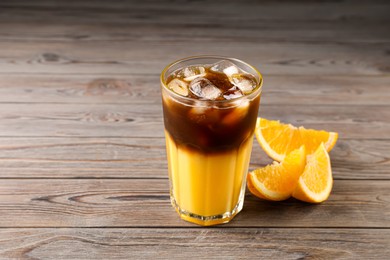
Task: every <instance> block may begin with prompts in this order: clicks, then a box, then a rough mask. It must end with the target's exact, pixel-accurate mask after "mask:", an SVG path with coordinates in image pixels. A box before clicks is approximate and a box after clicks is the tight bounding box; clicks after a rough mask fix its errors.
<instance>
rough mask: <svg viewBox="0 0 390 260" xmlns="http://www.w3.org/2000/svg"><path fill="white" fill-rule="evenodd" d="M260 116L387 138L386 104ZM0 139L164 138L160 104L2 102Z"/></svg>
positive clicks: (282, 110)
mask: <svg viewBox="0 0 390 260" xmlns="http://www.w3.org/2000/svg"><path fill="white" fill-rule="evenodd" d="M259 115H260V116H262V117H265V118H268V119H277V120H281V121H282V122H286V123H292V124H294V125H303V126H305V127H307V128H314V129H325V130H328V131H336V132H338V133H339V134H340V138H342V139H354V138H359V139H372V138H376V139H378V138H380V139H387V138H388V133H389V132H390V109H388V107H387V106H381V105H379V106H363V105H362V106H344V105H339V106H305V105H284V106H281V105H260V111H259ZM0 121H1V122H2V124H0V137H7V136H20V137H27V136H30V137H46V136H58V137H60V136H62V137H65V136H81V137H83V136H84V137H85V136H87V137H163V116H162V106H161V100H156V102H155V103H154V104H148V105H142V104H126V105H121V106H117V105H115V104H105V105H102V104H98V105H92V104H50V106H48V105H47V104H1V105H0Z"/></svg>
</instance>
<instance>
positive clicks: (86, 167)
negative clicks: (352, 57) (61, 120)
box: [0, 137, 390, 180]
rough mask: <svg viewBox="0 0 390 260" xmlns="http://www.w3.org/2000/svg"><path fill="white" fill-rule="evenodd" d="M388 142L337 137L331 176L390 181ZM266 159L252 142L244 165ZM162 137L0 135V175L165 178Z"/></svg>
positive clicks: (269, 160) (262, 163)
mask: <svg viewBox="0 0 390 260" xmlns="http://www.w3.org/2000/svg"><path fill="white" fill-rule="evenodd" d="M389 151H390V141H389V140H344V139H341V140H339V141H338V143H337V145H336V146H335V147H334V149H333V150H332V152H331V160H332V170H333V176H334V178H335V179H337V180H339V179H366V180H371V179H374V180H375V179H377V180H378V179H386V180H390V172H389V170H388V167H389V166H388V165H389V164H388V162H389V160H390V152H389ZM271 162H272V160H271V159H270V158H269V157H268V156H267V155H266V154H265V153H264V152H263V150H262V149H261V148H260V147H259V145H258V144H257V141H254V145H253V152H252V159H251V165H250V169H255V168H258V167H262V166H264V165H266V164H269V163H271ZM167 176H168V175H167V161H166V155H165V140H164V138H153V139H150V138H77V137H75V138H62V137H59V138H23V137H20V138H8V137H7V138H4V137H3V138H0V178H167Z"/></svg>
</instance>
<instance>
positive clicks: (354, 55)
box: [0, 40, 390, 76]
mask: <svg viewBox="0 0 390 260" xmlns="http://www.w3.org/2000/svg"><path fill="white" fill-rule="evenodd" d="M387 48H388V44H377V45H375V47H372V46H371V45H369V44H356V45H354V46H353V47H351V46H348V45H340V44H335V45H326V44H325V45H323V44H314V45H312V44H304V43H288V42H287V43H270V44H259V43H258V42H239V43H238V42H234V41H233V42H231V41H228V42H220V43H215V42H202V43H199V42H195V41H192V42H184V43H183V42H176V41H173V42H169V41H150V42H136V41H131V40H130V41H100V42H53V41H41V42H37V43H35V42H32V43H29V44H26V42H25V41H18V42H14V41H10V42H0V50H1V52H0V54H1V56H2V58H1V59H0V71H1V74H10V73H18V74H20V73H49V74H51V73H56V74H71V75H73V74H95V75H96V74H98V75H100V74H102V73H103V74H113V75H114V74H127V75H128V74H132V73H148V74H158V73H160V72H161V71H162V69H163V68H164V67H165V66H166V65H167V64H169V63H170V62H172V61H174V60H177V59H181V58H183V57H187V56H189V55H192V56H194V55H202V54H204V53H205V50H207V52H208V53H212V54H214V55H222V56H230V57H236V58H239V59H242V60H245V61H247V62H248V63H250V64H252V65H254V66H256V67H257V68H259V70H260V71H261V72H262V73H264V74H265V75H270V74H271V75H281V74H282V75H322V76H324V75H378V76H380V75H388V73H389V71H390V66H389V59H388V54H387ZM330 53H331V54H332V55H330ZM146 68H147V69H146Z"/></svg>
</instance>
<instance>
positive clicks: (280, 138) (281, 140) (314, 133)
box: [255, 117, 338, 162]
mask: <svg viewBox="0 0 390 260" xmlns="http://www.w3.org/2000/svg"><path fill="white" fill-rule="evenodd" d="M255 135H256V139H257V141H258V142H259V144H260V146H261V147H262V148H263V150H264V151H265V152H266V153H267V154H268V155H269V156H270V157H271V158H272V159H274V160H276V161H279V162H281V161H282V160H283V158H284V157H285V156H286V155H287V154H288V153H290V152H291V151H293V150H295V149H298V148H299V147H301V146H302V145H305V148H306V153H307V154H312V153H313V152H314V151H315V150H316V149H317V148H318V146H319V145H320V144H321V143H324V145H325V148H326V150H327V151H328V152H329V151H330V150H332V148H333V146H334V145H335V144H336V141H337V138H338V134H337V133H335V132H326V131H322V130H313V129H305V128H304V127H302V126H301V127H295V126H293V125H291V124H283V123H280V122H279V121H272V120H267V119H265V118H260V117H259V118H257V122H256V130H255Z"/></svg>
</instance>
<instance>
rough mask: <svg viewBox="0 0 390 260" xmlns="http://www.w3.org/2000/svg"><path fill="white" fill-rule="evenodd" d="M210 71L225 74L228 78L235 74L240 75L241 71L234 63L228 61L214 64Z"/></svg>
mask: <svg viewBox="0 0 390 260" xmlns="http://www.w3.org/2000/svg"><path fill="white" fill-rule="evenodd" d="M210 70H212V71H216V72H221V73H225V74H226V75H227V76H231V75H233V74H237V73H240V72H241V71H240V69H239V68H238V67H237V66H236V65H234V63H233V62H230V61H228V60H221V61H219V62H217V63H214V64H213V65H212V66H211V68H210Z"/></svg>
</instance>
